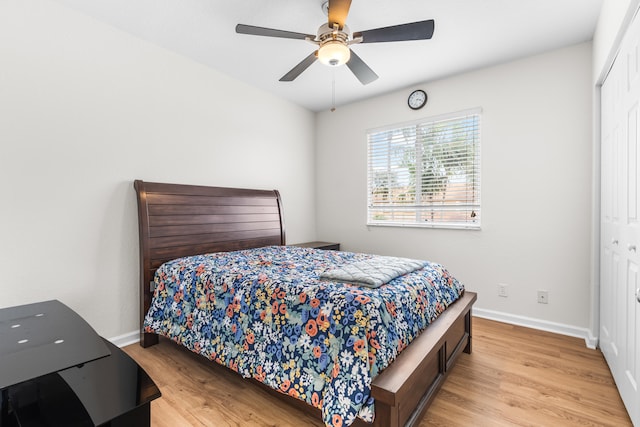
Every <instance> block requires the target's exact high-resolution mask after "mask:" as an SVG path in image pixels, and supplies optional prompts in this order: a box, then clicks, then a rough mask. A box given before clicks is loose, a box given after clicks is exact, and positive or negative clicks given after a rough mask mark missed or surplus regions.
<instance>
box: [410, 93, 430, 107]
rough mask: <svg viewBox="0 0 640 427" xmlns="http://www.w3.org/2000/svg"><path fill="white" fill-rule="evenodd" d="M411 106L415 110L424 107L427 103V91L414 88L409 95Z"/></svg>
mask: <svg viewBox="0 0 640 427" xmlns="http://www.w3.org/2000/svg"><path fill="white" fill-rule="evenodd" d="M408 103H409V107H410V108H411V109H413V110H418V109H420V108H422V107H424V104H426V103H427V93H426V92H425V91H423V90H421V89H418V90H414V91H413V92H411V95H409V99H408Z"/></svg>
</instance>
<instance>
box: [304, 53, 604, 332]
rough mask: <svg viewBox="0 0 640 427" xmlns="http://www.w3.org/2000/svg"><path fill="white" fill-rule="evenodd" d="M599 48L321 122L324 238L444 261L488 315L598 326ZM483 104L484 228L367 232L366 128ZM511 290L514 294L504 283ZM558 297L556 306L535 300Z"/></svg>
mask: <svg viewBox="0 0 640 427" xmlns="http://www.w3.org/2000/svg"><path fill="white" fill-rule="evenodd" d="M591 61H592V57H591V44H590V43H584V44H580V45H576V46H572V47H568V48H565V49H561V50H558V51H553V52H550V53H546V54H543V55H539V56H535V57H530V58H527V59H523V60H519V61H515V62H511V63H507V64H503V65H498V66H494V67H490V68H486V69H482V70H479V71H474V72H470V73H466V74H462V75H458V76H454V77H451V78H447V79H444V80H440V81H434V82H428V83H424V84H422V85H419V87H421V88H423V89H425V90H426V92H427V93H428V95H429V102H428V104H427V106H426V107H425V108H423V109H422V110H419V111H417V112H415V111H411V110H410V109H409V108H408V107H407V105H406V99H407V95H408V94H409V93H410V91H411V90H412V89H414V88H407V89H406V90H403V91H398V92H394V93H390V94H388V95H385V96H381V97H377V98H375V99H370V100H367V101H363V102H358V103H354V104H351V105H348V106H345V107H342V108H338V109H337V110H336V111H335V112H334V113H331V112H325V113H319V114H318V116H317V147H316V156H317V161H316V173H317V178H316V179H317V202H316V203H317V222H318V237H319V238H321V239H323V240H329V241H336V242H341V243H342V247H343V248H344V249H345V250H353V251H363V252H372V253H379V254H393V255H397V256H407V257H414V258H423V259H430V260H433V261H438V262H441V263H442V264H444V265H445V266H447V267H448V268H449V270H450V271H451V272H452V273H453V274H454V275H455V276H457V277H458V278H459V279H461V280H462V281H463V282H464V283H465V284H466V286H467V288H468V289H469V290H472V291H477V292H478V302H477V304H476V307H477V308H480V309H484V310H494V311H499V312H502V313H506V314H508V315H512V316H526V317H530V318H534V319H539V320H543V321H548V322H555V323H559V324H562V325H568V326H570V327H574V328H578V329H581V328H584V329H585V330H586V328H588V327H589V314H590V293H589V290H590V260H591V258H590V238H591V234H590V233H591V137H592V135H591V102H592V100H591V93H592V89H591ZM472 107H482V109H483V113H482V142H481V162H482V171H481V174H482V176H481V183H482V230H480V231H465V230H436V229H418V228H404V229H399V228H390V227H370V228H367V227H366V225H365V219H366V205H367V199H366V195H367V187H366V177H367V169H366V139H365V132H366V130H367V129H370V128H375V127H379V126H383V125H388V124H393V123H401V122H405V121H409V120H413V119H417V118H420V117H428V116H435V115H438V114H442V113H447V112H453V111H458V110H463V109H466V108H472ZM498 283H506V284H509V285H510V287H509V297H508V298H500V297H498V296H497V284H498ZM538 289H544V290H548V291H549V304H548V305H542V304H538V303H537V302H536V291H537V290H538Z"/></svg>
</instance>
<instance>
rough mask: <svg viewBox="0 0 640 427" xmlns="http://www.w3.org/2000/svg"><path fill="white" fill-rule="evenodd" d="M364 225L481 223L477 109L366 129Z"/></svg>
mask: <svg viewBox="0 0 640 427" xmlns="http://www.w3.org/2000/svg"><path fill="white" fill-rule="evenodd" d="M367 144H368V164H369V167H368V181H367V182H368V209H367V214H368V218H367V224H368V225H396V226H421V227H443V228H479V227H480V109H474V110H468V111H462V112H458V113H453V114H449V115H446V116H439V117H433V118H427V119H423V120H421V121H417V122H412V123H404V124H402V125H395V126H391V127H386V128H384V129H376V130H371V131H368V132H367Z"/></svg>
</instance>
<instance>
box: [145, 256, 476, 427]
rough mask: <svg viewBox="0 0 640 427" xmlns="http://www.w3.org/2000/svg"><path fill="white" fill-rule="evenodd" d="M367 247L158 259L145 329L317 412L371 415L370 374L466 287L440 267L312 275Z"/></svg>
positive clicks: (340, 417) (332, 416) (340, 416)
mask: <svg viewBox="0 0 640 427" xmlns="http://www.w3.org/2000/svg"><path fill="white" fill-rule="evenodd" d="M368 257H371V255H367V254H356V253H352V252H338V251H324V250H317V249H308V248H299V247H292V246H270V247H264V248H258V249H250V250H244V251H237V252H226V253H224V252H221V253H214V254H208V255H199V256H194V257H188V258H180V259H177V260H173V261H170V262H168V263H165V264H163V265H162V266H161V267H160V268H159V269H158V271H157V273H156V276H155V282H156V290H155V293H154V297H153V301H152V304H151V308H150V310H149V312H148V313H147V315H146V318H145V322H144V328H145V330H146V331H147V332H154V333H157V334H160V335H164V336H166V337H169V338H171V339H172V340H174V341H176V342H178V343H180V344H181V345H184V346H185V347H187V348H189V349H191V350H192V351H194V352H196V353H199V354H202V355H204V356H206V357H208V358H209V359H211V360H215V361H216V362H218V363H220V364H222V365H225V366H227V367H229V368H231V369H233V370H234V371H236V372H238V373H239V374H241V375H242V376H244V377H253V378H255V379H257V380H258V381H261V382H263V383H265V384H267V385H269V386H270V387H272V388H274V389H276V390H279V391H280V392H282V393H286V394H289V395H291V396H293V397H296V398H298V399H301V400H303V401H305V402H307V403H309V404H310V405H313V406H315V407H317V408H320V409H321V410H322V415H323V418H324V422H325V424H326V425H327V426H334V427H341V426H348V425H350V424H351V423H352V422H353V421H354V420H355V417H356V416H359V417H360V418H362V419H363V420H365V421H369V422H371V421H373V417H374V401H373V398H372V397H371V396H370V392H371V381H372V378H374V377H375V376H376V375H377V374H378V373H379V372H381V371H382V370H383V369H384V368H385V367H387V366H388V365H389V364H390V363H391V362H392V361H393V360H394V359H395V357H396V356H397V355H398V353H399V352H400V351H401V350H402V349H403V348H405V347H406V346H407V345H408V344H409V343H410V342H411V341H412V340H413V339H414V338H415V337H416V336H417V335H418V334H419V333H420V331H422V330H423V329H424V328H425V327H426V326H427V325H428V324H429V323H430V322H432V321H433V320H434V319H435V318H436V317H437V316H438V315H439V314H440V313H442V312H443V311H444V310H445V308H446V307H447V306H448V305H450V304H451V303H452V302H454V301H455V300H456V299H458V298H459V297H460V296H461V294H462V293H463V292H464V287H463V285H462V284H461V283H459V282H458V281H457V280H456V279H455V278H453V277H452V276H451V275H450V274H449V273H448V272H447V271H446V270H445V269H444V268H443V267H442V266H441V265H438V264H434V263H428V264H427V265H426V267H424V268H423V269H420V270H417V271H415V272H413V273H409V274H406V275H404V276H401V277H398V278H396V279H393V280H392V281H390V282H389V283H388V284H386V285H383V286H381V287H380V288H377V289H369V288H366V287H358V286H355V285H348V284H346V285H345V284H341V283H335V282H329V281H323V280H320V279H319V276H320V273H322V272H323V271H325V270H328V269H331V268H335V267H336V266H340V265H344V264H346V263H351V262H357V261H361V260H363V259H367V258H368Z"/></svg>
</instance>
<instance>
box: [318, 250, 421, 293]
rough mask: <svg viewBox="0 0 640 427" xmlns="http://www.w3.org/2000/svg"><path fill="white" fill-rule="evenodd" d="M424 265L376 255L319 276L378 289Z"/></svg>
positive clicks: (409, 260)
mask: <svg viewBox="0 0 640 427" xmlns="http://www.w3.org/2000/svg"><path fill="white" fill-rule="evenodd" d="M425 265H427V261H420V260H417V259H409V258H396V257H388V256H379V255H377V256H374V257H373V258H369V259H365V260H363V261H357V262H354V263H351V264H345V265H343V266H340V267H337V268H333V269H331V270H327V271H325V272H323V273H321V274H320V279H323V280H331V281H334V282H344V283H353V284H355V285H361V286H366V287H368V288H378V287H380V286H382V285H384V284H385V283H388V282H390V281H391V280H393V279H395V278H396V277H400V276H403V275H405V274H407V273H411V272H412V271H415V270H419V269H421V268H423V267H424V266H425Z"/></svg>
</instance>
